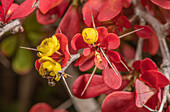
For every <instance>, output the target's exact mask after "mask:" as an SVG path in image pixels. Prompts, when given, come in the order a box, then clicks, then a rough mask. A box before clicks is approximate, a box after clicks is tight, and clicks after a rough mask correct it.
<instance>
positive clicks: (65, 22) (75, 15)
mask: <svg viewBox="0 0 170 112" xmlns="http://www.w3.org/2000/svg"><path fill="white" fill-rule="evenodd" d="M73 26H74V28H73ZM59 29H61V32H62V33H63V34H65V35H66V37H67V38H68V42H69V44H68V46H69V51H70V53H71V54H73V53H76V51H74V50H73V49H72V48H71V41H72V38H73V36H74V35H75V34H77V33H79V32H80V21H79V12H78V7H75V6H72V5H70V7H69V8H68V10H67V12H66V14H65V15H64V17H63V19H62V20H61V22H60V24H59V26H58V28H57V30H56V32H60V30H59ZM81 44H82V43H81ZM79 45H80V42H79Z"/></svg>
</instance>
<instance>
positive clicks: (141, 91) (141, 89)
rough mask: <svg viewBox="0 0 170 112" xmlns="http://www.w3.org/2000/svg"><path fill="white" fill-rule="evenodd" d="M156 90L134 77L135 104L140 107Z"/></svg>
mask: <svg viewBox="0 0 170 112" xmlns="http://www.w3.org/2000/svg"><path fill="white" fill-rule="evenodd" d="M156 92H157V90H156V89H154V88H150V87H149V86H147V85H145V84H144V83H143V82H142V81H140V80H138V79H136V81H135V93H136V106H137V107H139V108H141V107H143V105H144V104H145V103H146V102H147V101H148V100H149V99H150V98H151V97H152V96H153V95H154V94H155V93H156Z"/></svg>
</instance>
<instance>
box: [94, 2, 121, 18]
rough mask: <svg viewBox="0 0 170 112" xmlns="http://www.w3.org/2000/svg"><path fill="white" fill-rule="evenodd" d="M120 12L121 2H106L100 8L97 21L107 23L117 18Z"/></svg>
mask: <svg viewBox="0 0 170 112" xmlns="http://www.w3.org/2000/svg"><path fill="white" fill-rule="evenodd" d="M121 10H122V0H107V1H106V2H105V4H104V5H103V6H102V9H101V10H100V12H99V15H98V17H97V19H98V20H99V21H108V20H110V19H112V18H114V17H115V16H117V15H118V14H119V13H120V12H121Z"/></svg>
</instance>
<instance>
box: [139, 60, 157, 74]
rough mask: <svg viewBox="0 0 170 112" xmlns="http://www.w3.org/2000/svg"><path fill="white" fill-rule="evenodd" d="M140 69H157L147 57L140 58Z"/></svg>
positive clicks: (142, 70) (143, 70)
mask: <svg viewBox="0 0 170 112" xmlns="http://www.w3.org/2000/svg"><path fill="white" fill-rule="evenodd" d="M140 70H141V72H142V73H143V72H145V71H148V70H155V71H158V69H157V66H156V64H155V63H154V62H153V61H152V60H151V59H149V58H145V59H144V60H142V62H141V65H140Z"/></svg>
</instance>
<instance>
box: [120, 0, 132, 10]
mask: <svg viewBox="0 0 170 112" xmlns="http://www.w3.org/2000/svg"><path fill="white" fill-rule="evenodd" d="M122 2H123V7H125V8H128V7H129V6H130V2H131V0H122Z"/></svg>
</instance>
